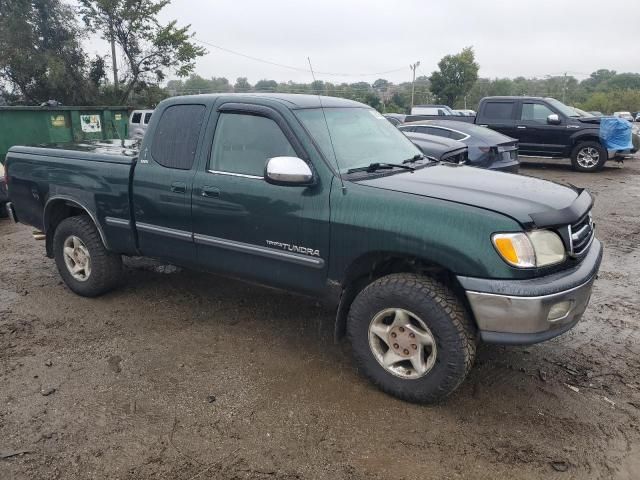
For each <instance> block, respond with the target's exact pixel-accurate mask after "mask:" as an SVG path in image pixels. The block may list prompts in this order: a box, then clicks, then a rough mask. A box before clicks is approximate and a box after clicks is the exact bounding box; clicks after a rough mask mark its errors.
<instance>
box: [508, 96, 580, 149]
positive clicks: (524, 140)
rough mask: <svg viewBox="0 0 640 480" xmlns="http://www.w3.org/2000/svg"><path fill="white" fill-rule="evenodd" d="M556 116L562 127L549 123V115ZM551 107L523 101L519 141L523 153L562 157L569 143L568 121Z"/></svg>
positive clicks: (519, 124)
mask: <svg viewBox="0 0 640 480" xmlns="http://www.w3.org/2000/svg"><path fill="white" fill-rule="evenodd" d="M553 114H556V115H558V117H559V118H560V119H561V123H560V125H551V124H549V123H548V122H547V117H548V116H549V115H553ZM562 118H563V117H562V116H561V115H560V114H559V113H558V112H556V111H555V110H554V109H553V108H552V107H551V106H550V105H547V104H545V103H544V102H541V101H537V100H526V101H523V102H522V104H521V106H520V108H519V112H518V122H517V125H516V129H517V130H518V137H517V138H518V140H520V151H521V152H522V153H525V152H526V153H527V154H533V155H543V156H556V155H561V154H562V152H563V151H564V149H565V146H566V145H568V143H569V136H570V133H572V132H570V131H569V130H568V129H567V126H566V121H565V120H563V119H562Z"/></svg>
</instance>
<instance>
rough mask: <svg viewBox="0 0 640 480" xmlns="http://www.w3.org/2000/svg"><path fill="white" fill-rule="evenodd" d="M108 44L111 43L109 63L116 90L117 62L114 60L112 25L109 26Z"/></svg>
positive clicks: (114, 44)
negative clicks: (111, 66)
mask: <svg viewBox="0 0 640 480" xmlns="http://www.w3.org/2000/svg"><path fill="white" fill-rule="evenodd" d="M109 42H110V43H111V63H112V65H113V87H114V88H115V89H116V90H117V89H118V62H117V60H116V40H115V35H114V34H113V23H111V25H110V26H109Z"/></svg>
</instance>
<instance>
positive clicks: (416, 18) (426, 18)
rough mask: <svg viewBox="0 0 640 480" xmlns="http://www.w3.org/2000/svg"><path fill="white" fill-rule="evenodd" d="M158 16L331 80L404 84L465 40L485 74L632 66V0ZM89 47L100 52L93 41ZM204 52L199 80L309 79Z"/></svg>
mask: <svg viewBox="0 0 640 480" xmlns="http://www.w3.org/2000/svg"><path fill="white" fill-rule="evenodd" d="M161 18H162V20H163V21H167V20H170V19H177V20H178V23H179V25H185V24H191V26H192V31H193V32H195V34H196V38H197V39H199V40H203V41H206V42H210V43H212V44H215V45H218V46H220V47H224V48H226V49H230V50H234V51H237V52H240V53H243V54H246V55H250V56H253V57H259V58H263V59H265V60H269V61H271V62H276V63H280V64H285V65H290V66H294V67H298V68H301V69H305V68H307V66H308V64H307V60H306V59H307V56H310V57H311V60H312V62H313V67H314V69H315V70H316V71H319V72H336V73H341V74H342V73H348V74H349V75H348V76H330V75H327V74H324V73H323V74H318V75H317V77H318V78H319V79H321V80H325V81H332V82H336V83H338V82H343V81H346V82H349V83H351V82H355V81H360V80H365V81H369V82H372V81H373V80H375V79H376V78H379V77H384V78H387V79H388V80H391V81H393V82H395V83H399V82H402V81H407V80H410V79H411V72H410V70H409V64H410V63H413V62H415V61H420V63H421V64H420V67H419V69H418V72H417V73H418V75H429V74H430V73H431V72H432V71H433V70H434V69H436V68H437V63H438V61H439V60H440V58H442V57H443V56H444V55H446V54H448V53H455V52H458V51H460V50H461V49H462V48H464V47H466V46H473V47H474V49H475V52H476V59H477V61H478V63H479V64H480V76H483V77H516V76H520V75H522V76H526V77H533V76H537V77H544V76H545V75H559V74H562V73H564V72H569V74H570V75H571V74H573V75H574V76H576V77H578V78H579V79H582V78H584V77H586V76H588V74H589V73H591V72H592V71H594V70H596V69H598V68H609V69H613V70H617V71H619V72H624V71H635V72H638V71H640V36H639V34H640V31H639V30H638V27H639V26H640V23H638V21H639V20H640V0H616V1H615V2H606V1H604V0H438V1H433V0H400V1H393V0H384V1H383V0H367V1H364V0H323V1H313V2H310V1H304V0H298V1H284V0H244V1H238V0H173V1H172V3H171V5H169V6H168V7H167V8H166V9H165V10H164V11H163V13H162V16H161ZM88 50H89V51H91V52H92V53H98V52H99V53H101V54H106V53H108V51H107V49H106V46H104V45H103V42H98V41H95V40H94V41H91V42H90V47H89V48H88ZM207 50H208V51H209V53H208V54H207V55H206V56H204V57H202V58H200V59H199V60H198V62H197V68H196V72H197V73H198V74H200V75H202V76H204V77H211V76H218V77H219V76H224V77H227V78H228V79H229V80H230V81H231V83H233V82H234V81H235V79H236V78H237V77H240V76H246V77H248V79H249V81H250V82H251V83H255V82H256V81H258V80H260V79H263V78H267V79H274V80H278V81H286V80H294V81H301V82H310V81H311V75H310V73H308V72H301V71H296V70H291V69H286V68H280V67H277V66H274V65H269V64H265V63H260V62H256V61H254V60H250V59H247V58H243V57H240V56H236V55H232V54H230V53H227V52H224V51H220V50H218V49H216V48H213V47H207ZM390 70H396V71H394V72H392V73H384V74H377V72H387V71H390ZM398 70H399V71H398ZM360 74H366V75H360Z"/></svg>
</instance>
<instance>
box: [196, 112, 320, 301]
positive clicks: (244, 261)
mask: <svg viewBox="0 0 640 480" xmlns="http://www.w3.org/2000/svg"><path fill="white" fill-rule="evenodd" d="M223 107H224V106H223ZM238 108H239V107H238ZM212 122H216V127H215V134H214V138H213V144H212V147H211V153H210V158H209V159H208V162H207V164H206V166H204V165H203V168H200V169H199V171H198V172H197V173H196V176H195V180H194V184H193V192H192V198H193V200H192V208H193V229H194V239H195V242H196V249H197V256H198V262H199V263H200V264H201V265H202V266H205V267H207V268H208V269H211V270H215V271H222V272H226V273H229V274H231V275H234V276H239V277H243V278H247V279H251V280H255V281H258V282H264V283H269V284H274V285H276V286H281V287H286V288H294V289H297V290H301V291H315V290H317V289H319V288H322V287H323V286H324V283H325V281H326V277H327V264H328V256H329V247H328V245H329V188H330V182H329V181H327V182H323V181H322V180H321V179H320V178H317V179H316V180H317V181H316V183H315V184H314V185H312V186H282V185H272V184H270V183H267V182H266V181H265V180H264V170H265V165H266V163H267V160H268V159H269V158H272V157H277V156H297V157H300V158H305V159H306V154H305V152H304V151H302V147H301V146H300V144H299V142H297V141H296V138H295V136H293V133H292V132H291V130H290V128H289V127H288V125H287V124H286V122H285V121H284V119H283V118H282V117H281V116H280V114H279V113H277V112H276V111H275V110H271V109H267V108H265V107H260V108H258V107H256V110H255V111H251V106H247V105H245V106H243V107H242V108H239V110H237V111H234V110H233V109H231V110H229V109H227V110H224V109H223V111H221V112H219V113H218V114H217V115H214V116H213V117H212ZM312 170H313V168H312ZM316 176H317V172H316Z"/></svg>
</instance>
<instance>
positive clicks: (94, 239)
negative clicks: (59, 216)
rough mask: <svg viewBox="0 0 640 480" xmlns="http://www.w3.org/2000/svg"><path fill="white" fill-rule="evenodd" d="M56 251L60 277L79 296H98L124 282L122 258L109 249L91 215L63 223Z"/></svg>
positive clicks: (72, 218)
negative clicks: (121, 279) (122, 279)
mask: <svg viewBox="0 0 640 480" xmlns="http://www.w3.org/2000/svg"><path fill="white" fill-rule="evenodd" d="M53 253H54V257H55V261H56V265H57V267H58V271H59V272H60V276H61V277H62V279H63V280H64V282H65V283H66V284H67V286H68V287H69V288H70V289H71V290H72V291H73V292H75V293H77V294H78V295H82V296H83V297H96V296H98V295H102V294H103V293H106V292H108V291H109V290H112V289H113V288H115V287H116V286H117V285H118V283H119V281H120V277H121V274H122V258H121V257H120V255H116V254H115V253H112V252H109V251H108V250H107V249H106V248H105V246H104V244H103V243H102V239H101V238H100V234H99V233H98V230H97V229H96V226H95V225H94V223H93V221H92V220H91V218H89V217H88V216H79V217H70V218H67V219H65V220H63V221H62V222H60V225H58V228H56V230H55V233H54V236H53Z"/></svg>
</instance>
